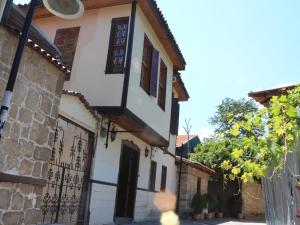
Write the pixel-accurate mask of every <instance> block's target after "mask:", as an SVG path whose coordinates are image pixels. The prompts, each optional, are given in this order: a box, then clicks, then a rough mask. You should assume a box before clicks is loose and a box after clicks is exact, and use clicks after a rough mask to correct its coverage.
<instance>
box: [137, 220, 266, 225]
mask: <svg viewBox="0 0 300 225" xmlns="http://www.w3.org/2000/svg"><path fill="white" fill-rule="evenodd" d="M137 224H138V225H159V223H158V222H143V223H137ZM181 225H266V223H265V222H263V220H262V219H252V220H235V219H215V220H203V221H193V220H181Z"/></svg>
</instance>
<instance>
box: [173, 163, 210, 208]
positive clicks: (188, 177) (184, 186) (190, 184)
mask: <svg viewBox="0 0 300 225" xmlns="http://www.w3.org/2000/svg"><path fill="white" fill-rule="evenodd" d="M178 168H179V166H178ZM178 171H179V169H178ZM198 177H199V178H201V194H206V193H207V187H208V179H209V175H208V174H207V173H204V172H203V171H201V170H199V169H196V168H193V167H191V166H188V165H186V164H183V165H182V175H181V185H180V202H179V213H180V214H189V213H190V212H192V208H191V202H192V198H193V196H194V195H195V194H196V192H197V180H198Z"/></svg>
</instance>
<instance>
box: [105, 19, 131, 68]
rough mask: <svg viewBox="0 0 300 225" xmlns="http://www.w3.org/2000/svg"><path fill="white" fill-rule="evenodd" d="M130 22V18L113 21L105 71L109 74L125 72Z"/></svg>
mask: <svg viewBox="0 0 300 225" xmlns="http://www.w3.org/2000/svg"><path fill="white" fill-rule="evenodd" d="M128 21H129V17H122V18H114V19H112V22H111V30H110V40H109V48H108V54H107V61H106V71H105V73H107V74H113V73H123V72H124V64H125V55H126V46H127V34H128Z"/></svg>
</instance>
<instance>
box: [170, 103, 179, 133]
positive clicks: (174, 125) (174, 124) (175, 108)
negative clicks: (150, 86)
mask: <svg viewBox="0 0 300 225" xmlns="http://www.w3.org/2000/svg"><path fill="white" fill-rule="evenodd" d="M179 111H180V105H179V102H178V98H173V101H172V113H171V129H170V132H171V134H174V135H178V124H179Z"/></svg>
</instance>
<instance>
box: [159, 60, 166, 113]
mask: <svg viewBox="0 0 300 225" xmlns="http://www.w3.org/2000/svg"><path fill="white" fill-rule="evenodd" d="M167 72H168V71H167V66H166V64H165V63H164V62H163V61H162V60H161V61H160V73H159V85H158V105H159V106H160V108H162V109H163V110H165V104H166V88H167Z"/></svg>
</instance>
